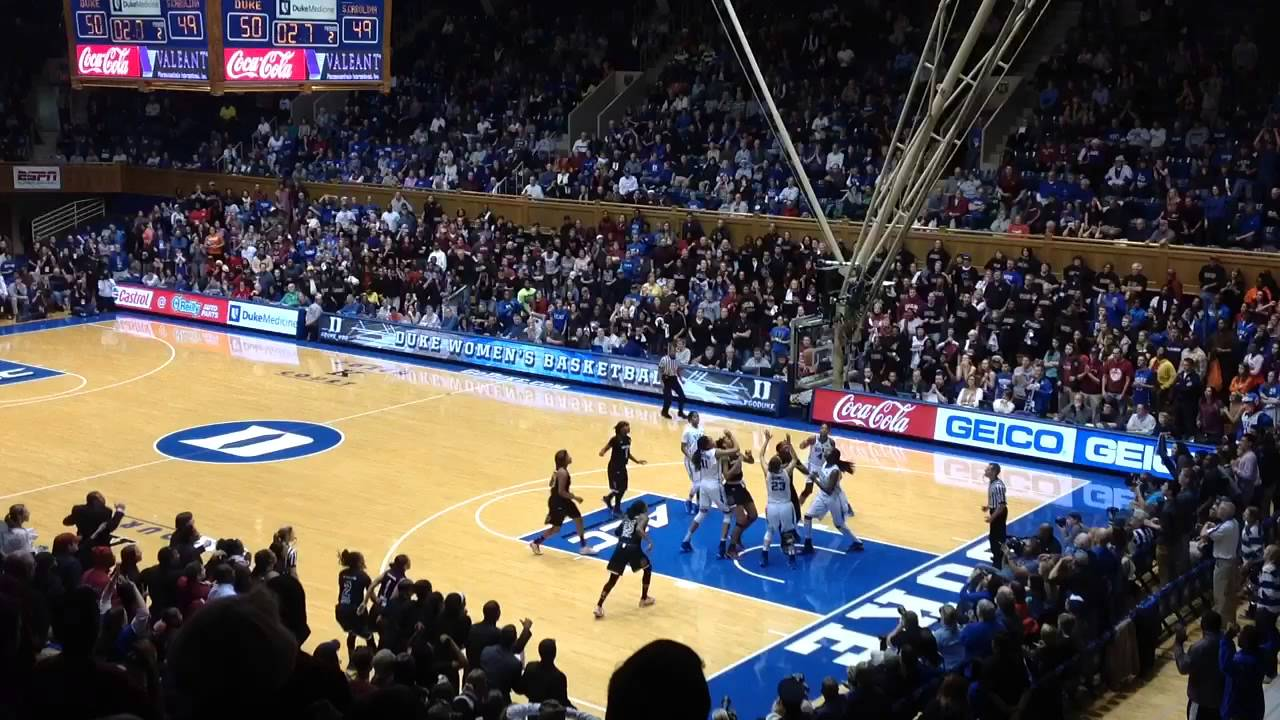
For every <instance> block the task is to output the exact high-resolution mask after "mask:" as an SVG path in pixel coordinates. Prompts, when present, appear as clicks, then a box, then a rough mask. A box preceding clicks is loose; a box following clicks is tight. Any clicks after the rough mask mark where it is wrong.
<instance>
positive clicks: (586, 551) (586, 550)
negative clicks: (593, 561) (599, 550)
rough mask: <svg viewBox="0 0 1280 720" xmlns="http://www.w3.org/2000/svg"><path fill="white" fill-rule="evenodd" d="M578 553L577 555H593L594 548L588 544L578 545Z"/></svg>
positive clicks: (594, 552)
mask: <svg viewBox="0 0 1280 720" xmlns="http://www.w3.org/2000/svg"><path fill="white" fill-rule="evenodd" d="M578 554H579V555H595V554H596V549H595V548H593V547H591V546H590V545H580V546H579V547H578Z"/></svg>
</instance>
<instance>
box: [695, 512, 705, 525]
mask: <svg viewBox="0 0 1280 720" xmlns="http://www.w3.org/2000/svg"><path fill="white" fill-rule="evenodd" d="M706 519H707V511H706V510H699V511H698V514H697V515H694V516H693V521H694V522H695V523H697V524H699V525H701V524H702V521H703V520H706Z"/></svg>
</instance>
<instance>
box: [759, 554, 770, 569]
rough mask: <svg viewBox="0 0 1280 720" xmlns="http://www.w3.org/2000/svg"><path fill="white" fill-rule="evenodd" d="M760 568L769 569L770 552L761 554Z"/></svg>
mask: <svg viewBox="0 0 1280 720" xmlns="http://www.w3.org/2000/svg"><path fill="white" fill-rule="evenodd" d="M760 567H769V551H768V550H765V551H764V552H762V553H760Z"/></svg>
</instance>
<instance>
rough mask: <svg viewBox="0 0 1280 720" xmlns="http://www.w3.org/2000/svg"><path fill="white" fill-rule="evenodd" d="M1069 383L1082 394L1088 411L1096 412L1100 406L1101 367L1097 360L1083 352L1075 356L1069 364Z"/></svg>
mask: <svg viewBox="0 0 1280 720" xmlns="http://www.w3.org/2000/svg"><path fill="white" fill-rule="evenodd" d="M1095 352H1096V351H1095ZM1071 381H1072V382H1073V383H1075V388H1076V390H1078V391H1080V392H1082V393H1084V396H1085V400H1087V401H1088V403H1089V409H1090V410H1093V411H1095V412H1096V411H1097V409H1098V406H1099V405H1100V404H1102V365H1101V363H1099V362H1098V359H1097V358H1096V357H1093V356H1092V355H1090V354H1088V353H1084V352H1081V353H1080V354H1079V355H1077V356H1076V359H1075V360H1074V361H1072V363H1071Z"/></svg>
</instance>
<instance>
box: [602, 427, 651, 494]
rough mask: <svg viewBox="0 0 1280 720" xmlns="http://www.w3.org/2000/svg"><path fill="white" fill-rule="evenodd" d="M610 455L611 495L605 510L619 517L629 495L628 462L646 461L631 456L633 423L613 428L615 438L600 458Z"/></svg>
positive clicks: (612, 438) (641, 462)
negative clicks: (624, 501)
mask: <svg viewBox="0 0 1280 720" xmlns="http://www.w3.org/2000/svg"><path fill="white" fill-rule="evenodd" d="M610 451H612V454H610V455H609V494H608V495H605V496H604V497H603V498H601V499H602V500H604V506H605V509H607V510H608V511H609V512H610V513H612V514H613V515H614V517H617V516H619V515H621V514H622V496H623V495H626V494H627V483H628V478H627V461H628V460H630V461H631V462H633V463H635V464H637V465H644V464H645V461H644V460H641V459H639V458H637V457H636V456H635V455H632V454H631V423H629V422H627V421H625V420H623V421H620V422H619V423H618V424H617V425H614V426H613V437H611V438H609V442H607V443H605V444H604V447H602V448H600V457H604V454H605V453H606V452H610Z"/></svg>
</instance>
